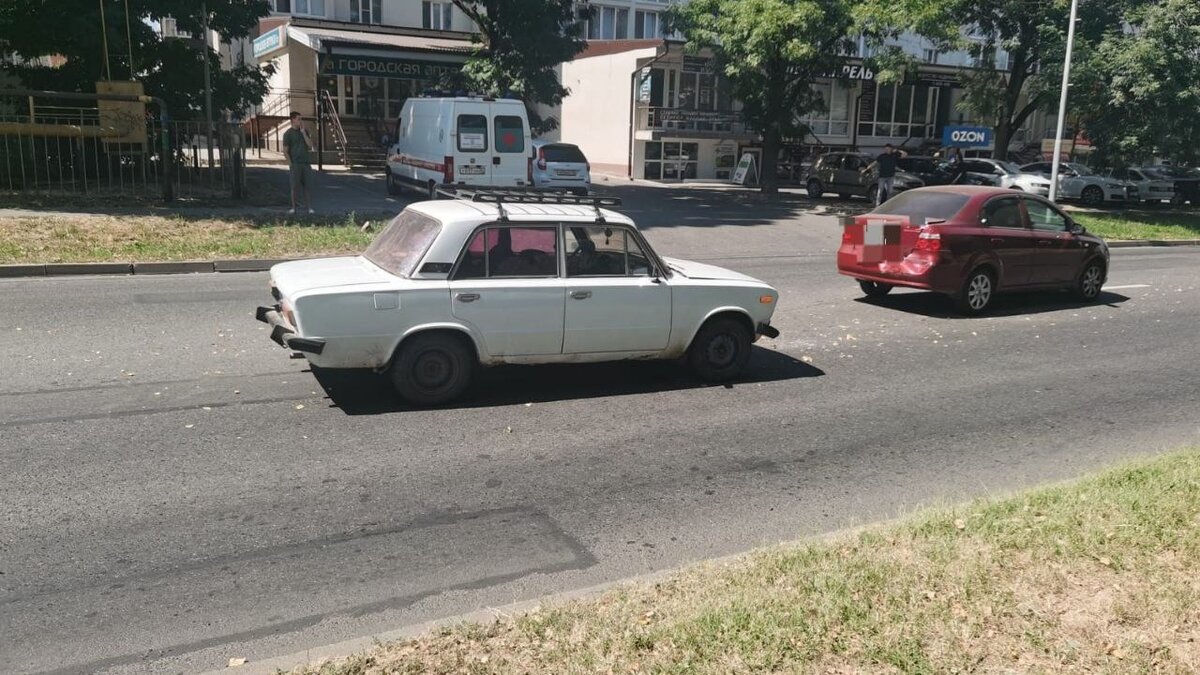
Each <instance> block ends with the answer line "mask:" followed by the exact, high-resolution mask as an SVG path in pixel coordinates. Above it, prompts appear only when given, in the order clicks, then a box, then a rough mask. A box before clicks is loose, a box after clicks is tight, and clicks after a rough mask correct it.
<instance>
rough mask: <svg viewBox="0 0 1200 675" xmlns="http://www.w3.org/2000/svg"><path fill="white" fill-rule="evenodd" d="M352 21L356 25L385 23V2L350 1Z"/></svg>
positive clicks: (372, 0) (373, 0) (369, 0)
mask: <svg viewBox="0 0 1200 675" xmlns="http://www.w3.org/2000/svg"><path fill="white" fill-rule="evenodd" d="M350 20H351V21H353V22H355V23H383V0H350Z"/></svg>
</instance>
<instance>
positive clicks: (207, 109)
mask: <svg viewBox="0 0 1200 675" xmlns="http://www.w3.org/2000/svg"><path fill="white" fill-rule="evenodd" d="M200 11H201V12H203V13H204V15H203V17H202V18H201V25H202V26H203V28H202V30H203V31H204V36H203V38H202V40H203V43H204V51H203V53H202V55H203V57H204V120H205V122H206V125H205V134H204V138H205V140H206V142H207V143H208V177H209V180H212V168H213V112H212V74H211V73H210V72H209V63H208V62H209V58H208V46H209V45H208V40H209V37H208V36H209V32H208V3H207V2H202V3H200Z"/></svg>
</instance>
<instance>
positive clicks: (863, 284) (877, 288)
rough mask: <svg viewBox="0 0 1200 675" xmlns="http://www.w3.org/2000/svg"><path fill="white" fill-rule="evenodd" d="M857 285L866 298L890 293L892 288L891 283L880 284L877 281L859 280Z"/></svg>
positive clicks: (879, 296)
mask: <svg viewBox="0 0 1200 675" xmlns="http://www.w3.org/2000/svg"><path fill="white" fill-rule="evenodd" d="M858 287H859V288H861V289H862V292H863V295H866V296H867V297H868V298H882V297H883V296H885V295H887V294H888V293H891V292H892V288H894V286H892V285H891V284H881V283H879V282H878V281H859V282H858Z"/></svg>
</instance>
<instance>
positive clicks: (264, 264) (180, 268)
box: [0, 239, 1200, 279]
mask: <svg viewBox="0 0 1200 675" xmlns="http://www.w3.org/2000/svg"><path fill="white" fill-rule="evenodd" d="M1107 243H1108V247H1109V248H1158V247H1176V246H1200V239H1126V240H1116V241H1108V242H1107ZM313 257H320V256H313ZM289 260H292V259H291V258H267V259H262V260H257V259H256V260H211V261H205V260H188V261H178V262H174V261H164V262H140V263H139V262H135V263H46V264H34V265H29V264H20V265H0V279H17V278H22V277H57V276H78V275H84V274H106V275H114V274H124V275H136V274H158V275H165V274H204V273H211V272H224V273H229V272H265V271H267V270H269V269H271V267H272V266H274V265H278V264H279V263H283V262H288V261H289Z"/></svg>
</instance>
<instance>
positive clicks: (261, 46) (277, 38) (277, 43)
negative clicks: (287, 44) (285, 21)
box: [253, 26, 284, 59]
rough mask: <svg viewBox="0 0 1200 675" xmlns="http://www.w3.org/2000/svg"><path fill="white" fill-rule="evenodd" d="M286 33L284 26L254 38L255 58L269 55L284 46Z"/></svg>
mask: <svg viewBox="0 0 1200 675" xmlns="http://www.w3.org/2000/svg"><path fill="white" fill-rule="evenodd" d="M283 42H284V33H283V26H276V27H274V28H272V29H271V30H269V31H267V32H265V33H263V34H262V35H259V36H258V37H256V38H254V42H253V46H254V58H256V59H257V58H258V57H260V56H263V55H264V54H269V53H271V52H273V51H275V50H276V49H279V48H280V47H282V46H283Z"/></svg>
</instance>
